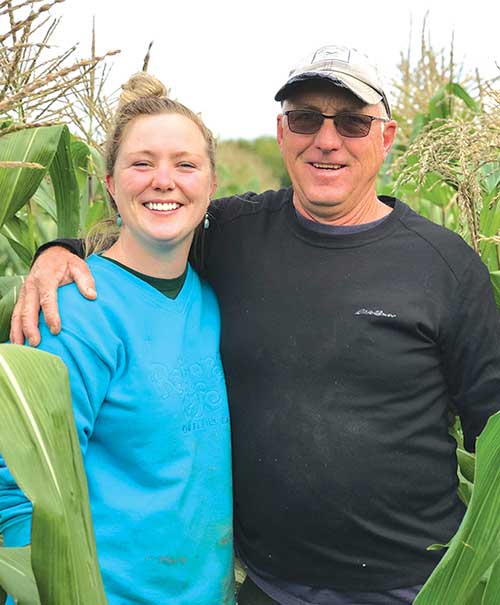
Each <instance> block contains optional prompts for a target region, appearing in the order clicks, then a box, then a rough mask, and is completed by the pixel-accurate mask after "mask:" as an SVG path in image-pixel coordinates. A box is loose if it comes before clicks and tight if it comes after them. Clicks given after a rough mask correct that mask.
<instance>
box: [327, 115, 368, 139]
mask: <svg viewBox="0 0 500 605" xmlns="http://www.w3.org/2000/svg"><path fill="white" fill-rule="evenodd" d="M371 125H372V121H371V120H370V117H369V116H363V115H353V114H348V113H346V114H339V115H337V116H335V127H336V128H337V131H338V133H339V134H340V135H342V136H343V137H351V138H358V137H366V135H367V134H368V133H369V132H370V126H371Z"/></svg>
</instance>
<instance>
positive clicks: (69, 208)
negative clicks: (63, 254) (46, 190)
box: [49, 127, 80, 237]
mask: <svg viewBox="0 0 500 605" xmlns="http://www.w3.org/2000/svg"><path fill="white" fill-rule="evenodd" d="M49 169H50V179H51V181H52V186H53V187H54V195H55V198H56V206H57V237H76V236H77V235H78V232H79V226H80V190H79V188H78V181H77V178H76V174H75V166H74V164H73V157H72V155H71V135H70V133H69V130H68V129H67V127H64V128H63V130H62V132H61V136H60V139H59V145H58V146H57V151H56V153H55V154H54V158H53V161H52V162H51V164H50V168H49Z"/></svg>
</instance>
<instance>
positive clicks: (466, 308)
mask: <svg viewBox="0 0 500 605" xmlns="http://www.w3.org/2000/svg"><path fill="white" fill-rule="evenodd" d="M441 346H442V355H443V369H444V373H445V377H446V380H447V383H448V387H449V392H450V395H451V398H452V402H453V405H454V406H455V408H456V409H457V410H458V413H459V416H460V419H461V421H462V428H463V432H464V443H465V447H466V449H467V450H469V451H474V449H475V441H476V438H477V436H478V435H479V434H480V433H481V431H482V430H483V428H484V426H485V425H486V422H487V420H488V418H489V417H490V416H491V415H492V414H494V413H495V412H498V411H500V314H499V312H498V309H497V307H496V304H495V299H494V296H493V291H492V287H491V282H490V277H489V274H488V271H487V269H486V267H485V266H484V265H483V263H482V262H481V261H480V260H479V258H476V257H474V259H473V260H472V262H470V263H469V266H468V267H467V269H466V270H465V272H464V276H463V279H462V283H461V284H460V287H459V289H458V290H457V291H456V292H455V293H453V295H451V296H450V300H449V322H448V327H447V329H446V331H445V333H444V338H443V339H442V342H441Z"/></svg>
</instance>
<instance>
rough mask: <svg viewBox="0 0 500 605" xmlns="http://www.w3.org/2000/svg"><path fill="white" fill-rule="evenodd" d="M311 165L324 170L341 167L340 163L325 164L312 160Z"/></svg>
mask: <svg viewBox="0 0 500 605" xmlns="http://www.w3.org/2000/svg"><path fill="white" fill-rule="evenodd" d="M313 166H314V167H315V168H323V169H325V170H339V168H343V166H342V164H326V163H322V162H313Z"/></svg>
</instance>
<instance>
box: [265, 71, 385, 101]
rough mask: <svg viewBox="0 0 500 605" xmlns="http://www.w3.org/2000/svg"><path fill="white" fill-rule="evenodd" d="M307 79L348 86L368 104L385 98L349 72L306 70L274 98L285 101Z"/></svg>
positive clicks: (290, 81)
mask: <svg viewBox="0 0 500 605" xmlns="http://www.w3.org/2000/svg"><path fill="white" fill-rule="evenodd" d="M307 80H328V81H329V82H332V84H335V85H336V86H341V87H342V88H347V89H348V90H350V91H351V92H352V93H353V94H354V95H356V96H357V97H358V98H359V99H360V100H361V101H363V102H364V103H366V104H368V105H376V104H377V103H380V101H382V100H383V96H382V95H381V94H380V93H379V92H377V91H376V90H375V89H374V88H372V87H371V86H368V85H367V84H364V83H363V82H360V81H359V80H357V79H356V78H353V77H352V76H348V75H347V74H343V73H335V74H318V73H317V72H311V73H308V72H306V73H303V74H299V75H297V76H294V77H293V78H290V80H288V82H287V83H286V84H285V85H284V86H282V87H281V88H280V89H279V90H278V92H277V93H276V95H275V97H274V100H275V101H283V100H284V99H286V98H287V97H288V96H290V94H291V93H292V92H293V90H294V89H296V88H297V86H298V85H299V84H301V83H302V82H305V81H307Z"/></svg>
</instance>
